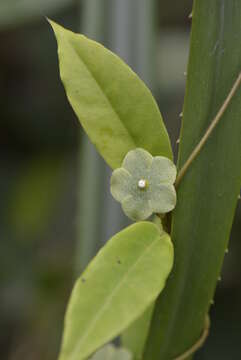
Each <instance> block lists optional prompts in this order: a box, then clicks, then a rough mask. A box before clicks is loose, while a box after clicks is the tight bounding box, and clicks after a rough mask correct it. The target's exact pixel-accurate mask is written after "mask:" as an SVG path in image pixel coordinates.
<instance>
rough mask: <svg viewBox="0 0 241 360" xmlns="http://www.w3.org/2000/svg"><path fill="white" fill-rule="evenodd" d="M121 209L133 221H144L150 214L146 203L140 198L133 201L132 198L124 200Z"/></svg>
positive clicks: (150, 210)
mask: <svg viewBox="0 0 241 360" xmlns="http://www.w3.org/2000/svg"><path fill="white" fill-rule="evenodd" d="M122 209H123V211H124V213H125V214H126V216H128V217H129V218H130V219H132V220H135V221H139V220H145V219H147V218H148V217H149V216H151V214H152V209H151V208H150V205H149V202H148V201H145V200H144V199H142V198H138V199H135V198H133V196H128V197H127V198H125V199H124V201H123V202H122Z"/></svg>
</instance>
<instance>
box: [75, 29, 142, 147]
mask: <svg viewBox="0 0 241 360" xmlns="http://www.w3.org/2000/svg"><path fill="white" fill-rule="evenodd" d="M80 36H83V35H80ZM89 41H93V40H89ZM72 48H73V49H74V52H75V54H76V56H77V57H78V59H79V60H80V61H81V62H82V63H83V65H84V67H85V69H86V70H87V71H88V73H89V74H90V76H91V78H92V79H94V81H95V83H96V85H97V87H98V88H99V90H100V91H101V93H102V94H103V97H104V98H105V100H106V101H107V103H108V104H109V106H110V108H111V109H112V111H113V112H114V114H115V116H116V117H117V119H119V122H120V123H121V125H122V126H123V128H124V129H125V131H126V132H127V134H128V135H129V137H130V139H131V141H132V143H133V144H134V147H136V146H137V144H136V142H135V140H134V138H133V135H132V134H131V132H130V130H129V129H128V127H127V126H126V124H125V122H124V121H122V118H121V116H120V114H119V113H118V111H117V110H116V108H115V107H114V105H113V104H112V102H111V100H110V98H109V96H108V95H107V94H106V92H105V91H104V89H103V88H102V86H101V83H100V82H99V81H98V80H97V77H95V76H94V73H93V72H92V71H91V69H90V68H89V67H88V65H87V64H86V62H85V61H84V60H83V57H82V56H81V55H80V54H79V53H78V51H77V50H76V48H75V47H74V46H72ZM112 55H113V56H115V54H113V53H112ZM130 71H131V69H130Z"/></svg>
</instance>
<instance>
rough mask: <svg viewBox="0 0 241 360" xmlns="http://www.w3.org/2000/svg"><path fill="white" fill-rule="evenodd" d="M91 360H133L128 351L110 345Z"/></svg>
mask: <svg viewBox="0 0 241 360" xmlns="http://www.w3.org/2000/svg"><path fill="white" fill-rule="evenodd" d="M90 360H132V355H131V353H130V352H129V351H128V350H126V349H124V348H116V347H115V346H114V345H111V344H110V345H105V346H104V347H103V348H102V349H100V350H98V351H97V352H96V353H95V354H94V355H93V356H92V357H91V358H90Z"/></svg>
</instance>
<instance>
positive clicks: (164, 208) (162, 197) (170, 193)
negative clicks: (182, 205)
mask: <svg viewBox="0 0 241 360" xmlns="http://www.w3.org/2000/svg"><path fill="white" fill-rule="evenodd" d="M149 196H150V200H149V203H150V207H151V209H152V211H153V212H155V213H160V214H164V213H167V212H169V211H171V210H173V209H174V207H175V205H176V190H175V188H174V186H173V185H163V184H161V185H159V186H154V187H153V188H152V191H151V193H150V195H149Z"/></svg>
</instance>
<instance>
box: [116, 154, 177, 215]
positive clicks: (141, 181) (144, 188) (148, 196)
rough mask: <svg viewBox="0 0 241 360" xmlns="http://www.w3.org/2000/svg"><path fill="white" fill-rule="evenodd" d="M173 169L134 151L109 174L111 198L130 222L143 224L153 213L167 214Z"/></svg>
mask: <svg viewBox="0 0 241 360" xmlns="http://www.w3.org/2000/svg"><path fill="white" fill-rule="evenodd" d="M176 174H177V172H176V166H175V165H174V164H173V162H172V161H171V160H169V159H168V158H166V157H163V156H155V157H153V156H152V155H151V154H150V153H149V152H148V151H146V150H144V149H141V148H137V149H135V150H131V151H129V152H128V153H127V155H126V156H125V158H124V160H123V163H122V167H121V168H118V169H116V170H114V171H113V174H112V177H111V194H112V196H113V197H114V198H115V199H116V200H117V201H119V202H120V203H121V205H122V209H123V211H124V213H125V214H126V215H127V216H128V217H129V218H131V219H132V220H135V221H138V220H145V219H147V218H148V217H149V216H150V215H152V214H153V213H159V214H163V213H167V212H169V211H171V210H173V209H174V207H175V205H176V191H175V188H174V185H173V184H174V182H175V179H176Z"/></svg>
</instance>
